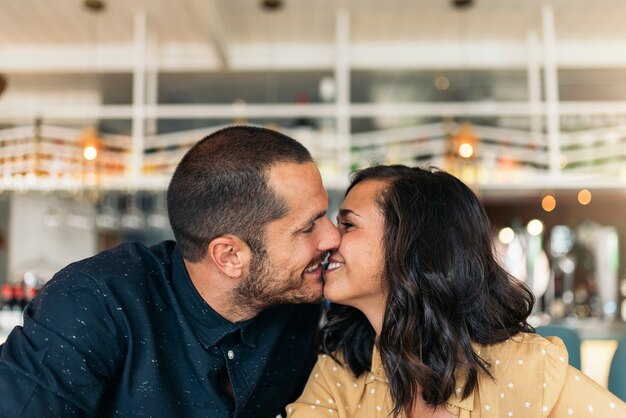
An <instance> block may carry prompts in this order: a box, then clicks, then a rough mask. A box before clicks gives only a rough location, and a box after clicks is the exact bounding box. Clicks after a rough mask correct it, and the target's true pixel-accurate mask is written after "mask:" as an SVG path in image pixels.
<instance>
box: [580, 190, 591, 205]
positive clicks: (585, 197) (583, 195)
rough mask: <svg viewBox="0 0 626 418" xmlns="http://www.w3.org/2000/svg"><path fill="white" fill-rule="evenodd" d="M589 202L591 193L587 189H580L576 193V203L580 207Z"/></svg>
mask: <svg viewBox="0 0 626 418" xmlns="http://www.w3.org/2000/svg"><path fill="white" fill-rule="evenodd" d="M589 202H591V192H590V191H589V190H587V189H582V190H581V191H580V192H578V203H580V204H581V205H588V204H589Z"/></svg>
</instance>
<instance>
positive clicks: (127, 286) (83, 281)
mask: <svg viewBox="0 0 626 418" xmlns="http://www.w3.org/2000/svg"><path fill="white" fill-rule="evenodd" d="M174 247H175V243H174V242H172V241H164V242H162V243H160V244H157V245H155V246H153V247H147V246H145V245H143V244H140V243H125V244H121V245H119V246H117V247H115V248H112V249H109V250H106V251H103V252H100V253H98V254H96V255H94V256H92V257H89V258H86V259H84V260H80V261H76V262H74V263H71V264H69V265H68V266H66V267H65V268H63V269H61V270H60V271H59V272H58V273H57V274H55V275H54V277H53V278H52V280H50V282H49V283H48V284H47V285H46V286H45V287H44V289H43V290H47V291H48V292H44V293H50V292H52V291H61V292H62V293H67V292H68V291H73V292H77V291H88V292H89V291H94V292H96V293H98V292H101V291H102V292H105V293H107V294H108V293H110V292H117V293H120V294H121V293H129V292H131V293H133V292H136V291H140V290H141V289H145V290H148V289H147V288H148V287H153V286H155V285H157V284H158V283H162V282H164V281H165V280H169V277H171V259H172V251H173V249H174ZM157 287H161V286H159V285H157Z"/></svg>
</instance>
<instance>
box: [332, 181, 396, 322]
mask: <svg viewBox="0 0 626 418" xmlns="http://www.w3.org/2000/svg"><path fill="white" fill-rule="evenodd" d="M384 186H385V182H383V181H380V180H365V181H363V182H361V183H358V184H357V185H356V186H354V188H352V190H350V193H348V195H347V196H346V199H345V200H344V202H343V204H342V205H341V208H340V209H339V216H338V217H337V223H338V227H339V231H340V232H341V244H340V245H339V248H338V249H337V250H336V251H335V252H333V253H332V254H331V256H330V260H329V261H330V262H329V265H328V269H327V270H326V272H325V281H326V283H325V285H324V296H325V297H326V298H327V299H329V300H330V301H332V302H335V303H341V304H343V305H350V306H353V307H355V308H357V309H360V310H362V311H364V310H367V309H368V308H372V307H373V306H380V305H381V302H383V303H384V297H383V288H382V272H383V263H384V248H383V231H384V217H383V214H382V212H381V209H380V207H379V205H378V203H377V202H376V199H377V197H378V195H379V193H380V191H381V190H382V188H383V187H384Z"/></svg>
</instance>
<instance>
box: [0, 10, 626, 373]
mask: <svg viewBox="0 0 626 418" xmlns="http://www.w3.org/2000/svg"><path fill="white" fill-rule="evenodd" d="M624 16H626V2H623V1H620V0H596V1H594V2H590V1H587V0H552V1H540V0H524V1H519V0H386V1H375V0H345V1H340V0H335V1H333V0H315V1H304V0H178V1H170V0H143V1H141V0H46V1H41V0H0V283H2V284H3V292H2V296H3V298H2V302H1V304H2V309H4V311H7V312H8V311H11V309H13V307H15V306H18V307H23V306H24V305H25V304H26V303H28V301H29V300H30V298H32V296H33V295H34V294H35V293H36V290H37V289H38V288H39V287H40V286H41V285H43V284H44V283H45V282H46V281H47V280H49V279H50V277H51V276H52V275H53V274H54V272H55V271H57V270H58V269H60V268H62V267H63V266H65V265H66V264H68V263H69V262H71V261H74V260H78V259H81V258H84V257H88V256H90V255H93V254H95V253H96V252H98V251H101V250H104V249H106V248H110V247H112V246H114V245H117V244H118V243H120V242H123V241H128V240H136V241H142V242H145V243H147V244H152V243H156V242H158V241H160V240H162V239H170V238H172V233H171V231H170V229H169V225H168V220H167V215H166V208H165V199H164V190H165V189H166V187H167V184H168V181H169V177H170V175H171V173H172V171H173V169H174V167H175V166H176V164H177V162H178V160H179V159H180V158H181V157H182V155H183V154H184V153H185V152H186V150H187V149H189V147H190V146H191V145H192V144H193V143H194V142H196V141H197V140H199V139H201V138H202V137H203V136H205V135H207V134H208V133H211V132H212V131H214V130H216V129H218V128H220V127H222V126H224V125H227V124H232V123H248V124H255V125H262V126H268V127H271V128H275V129H278V130H281V131H283V132H285V133H287V134H289V135H291V136H293V137H294V138H296V139H298V140H300V141H301V142H302V143H304V144H305V145H306V146H307V147H308V148H309V149H310V151H311V152H312V154H313V156H314V157H315V159H316V161H317V163H318V164H319V167H320V171H321V172H322V175H323V177H324V181H325V184H326V186H327V188H328V190H329V194H330V197H331V213H332V211H333V210H336V207H337V206H338V205H339V203H340V202H341V199H342V196H343V192H344V190H345V187H346V185H347V182H348V175H349V173H350V171H351V170H354V169H356V168H360V167H365V166H368V165H370V164H372V163H382V162H384V163H402V164H409V165H415V164H420V165H427V164H430V165H435V166H437V167H440V168H442V169H445V170H447V171H450V172H452V173H453V174H455V175H457V176H458V177H460V178H461V179H462V180H463V181H465V182H466V183H467V184H469V185H470V186H471V187H472V188H473V189H474V190H475V191H476V193H477V194H478V195H479V196H480V198H481V199H482V200H483V202H484V203H485V205H486V207H487V211H488V214H489V216H490V217H491V219H492V221H493V224H494V227H495V230H494V242H495V243H496V247H497V249H498V254H499V257H500V259H501V261H502V263H503V265H504V266H505V267H506V268H507V269H508V270H509V271H510V272H511V273H512V274H513V275H515V276H516V277H518V278H520V279H521V280H524V281H526V282H527V283H528V284H529V286H530V287H531V288H532V289H533V291H534V292H535V295H536V296H537V299H538V304H537V307H536V312H535V314H534V315H533V321H534V323H535V325H546V324H550V326H559V327H562V328H565V329H568V330H573V331H575V332H576V333H577V335H578V337H580V338H581V343H580V344H581V347H583V361H582V363H583V364H582V367H583V369H586V370H584V371H586V372H587V373H588V374H590V375H592V377H594V378H596V380H598V381H599V382H600V383H602V384H604V385H606V382H607V376H608V373H609V364H608V363H609V361H604V362H602V363H601V364H599V363H595V362H594V361H597V359H598V358H600V357H604V358H607V359H609V360H610V358H611V356H612V354H613V352H614V351H615V349H616V347H617V341H618V340H619V339H620V338H624V337H626V322H625V321H626V263H624V262H623V261H624V260H626V245H625V243H626V216H624V211H626V161H625V160H626V25H624V23H623V18H624ZM16 309H17V308H15V309H13V310H16ZM1 318H5V319H3V320H2V321H0V328H3V327H4V328H5V329H7V328H10V327H11V326H13V324H15V323H17V322H19V315H18V316H13V317H11V316H10V315H4V316H2V317H1ZM6 318H9V319H6ZM585 353H587V354H585ZM585 356H586V357H585ZM594 373H595V375H594Z"/></svg>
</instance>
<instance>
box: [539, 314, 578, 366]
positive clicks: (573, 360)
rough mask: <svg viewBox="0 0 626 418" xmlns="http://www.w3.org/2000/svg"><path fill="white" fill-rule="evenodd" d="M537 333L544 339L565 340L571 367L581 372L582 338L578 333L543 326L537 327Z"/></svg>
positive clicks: (563, 328)
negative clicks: (556, 338)
mask: <svg viewBox="0 0 626 418" xmlns="http://www.w3.org/2000/svg"><path fill="white" fill-rule="evenodd" d="M536 331H537V334H539V335H541V336H542V337H559V338H560V339H561V340H563V343H564V344H565V348H567V353H568V354H569V364H570V366H572V367H575V368H577V369H578V370H580V336H579V335H578V332H576V331H575V330H573V329H571V328H565V327H563V326H559V325H543V326H540V327H537V328H536Z"/></svg>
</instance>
